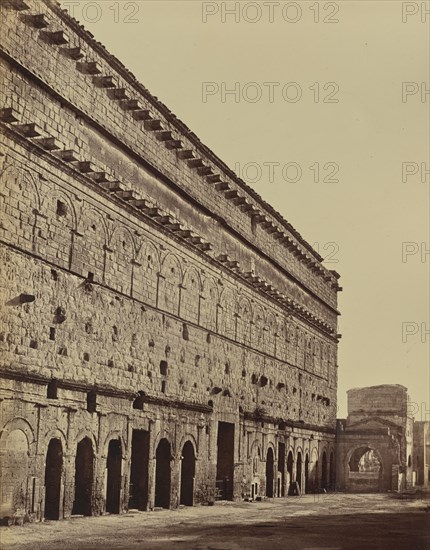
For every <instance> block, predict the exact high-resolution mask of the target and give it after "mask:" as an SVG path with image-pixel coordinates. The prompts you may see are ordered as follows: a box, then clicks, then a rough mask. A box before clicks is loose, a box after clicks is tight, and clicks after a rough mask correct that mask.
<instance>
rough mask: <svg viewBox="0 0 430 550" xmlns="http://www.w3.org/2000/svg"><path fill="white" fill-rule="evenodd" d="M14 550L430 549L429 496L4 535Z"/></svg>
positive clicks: (321, 498) (282, 503) (193, 513)
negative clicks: (113, 549)
mask: <svg viewBox="0 0 430 550" xmlns="http://www.w3.org/2000/svg"><path fill="white" fill-rule="evenodd" d="M0 541H1V548H2V549H8V548H12V549H14V550H18V549H26V550H30V549H31V550H50V549H52V550H54V549H55V550H57V549H59V550H72V549H73V550H74V549H79V550H81V549H82V550H90V549H91V550H92V549H94V550H104V549H106V548H115V549H124V550H126V549H135V548H136V549H137V548H138V549H141V550H169V549H175V550H239V549H240V550H253V549H255V550H278V549H279V550H281V549H282V550H284V549H285V550H322V549H324V550H341V549H342V550H344V549H345V550H346V549H348V550H349V549H354V550H367V549H375V550H385V549H387V550H418V549H419V550H430V506H429V500H428V496H427V497H426V496H423V495H421V496H417V495H415V496H412V495H411V496H405V495H404V496H403V497H401V496H400V495H376V494H373V495H367V494H366V495H347V494H327V495H306V496H303V497H289V498H286V499H274V500H268V501H265V502H252V503H248V502H241V503H233V502H218V503H216V504H215V506H213V507H206V506H196V507H193V508H180V509H178V510H160V511H154V512H137V511H130V512H129V513H128V514H123V515H120V516H115V515H107V516H103V517H97V518H72V519H69V520H64V521H45V522H43V523H36V524H26V525H24V526H22V527H17V526H14V527H2V528H1V529H0Z"/></svg>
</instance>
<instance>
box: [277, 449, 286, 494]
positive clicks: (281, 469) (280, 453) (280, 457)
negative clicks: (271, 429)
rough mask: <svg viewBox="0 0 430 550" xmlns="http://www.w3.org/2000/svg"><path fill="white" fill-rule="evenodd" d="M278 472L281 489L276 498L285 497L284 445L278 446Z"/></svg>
mask: <svg viewBox="0 0 430 550" xmlns="http://www.w3.org/2000/svg"><path fill="white" fill-rule="evenodd" d="M278 472H279V473H280V474H281V487H280V491H279V490H278V497H284V496H285V443H279V444H278Z"/></svg>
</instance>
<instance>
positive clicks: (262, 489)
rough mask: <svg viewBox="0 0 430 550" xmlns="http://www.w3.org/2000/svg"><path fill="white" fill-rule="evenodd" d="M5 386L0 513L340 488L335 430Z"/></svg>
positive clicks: (14, 516) (13, 515)
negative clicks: (336, 484)
mask: <svg viewBox="0 0 430 550" xmlns="http://www.w3.org/2000/svg"><path fill="white" fill-rule="evenodd" d="M2 387H3V391H2V398H1V402H0V406H1V428H2V429H1V434H0V461H1V464H2V472H1V480H0V485H1V518H3V520H4V521H7V522H9V523H13V522H21V521H23V520H24V521H34V520H42V519H44V518H46V519H61V518H66V517H70V516H71V515H75V514H76V515H87V516H89V515H99V514H103V513H106V512H108V513H122V512H125V511H127V510H128V509H139V510H152V509H154V508H175V507H178V506H179V505H185V506H192V505H194V504H199V503H211V502H213V501H214V500H217V499H227V500H240V499H256V498H259V497H282V496H287V495H288V494H292V493H297V491H298V492H313V491H317V490H319V489H320V488H329V487H330V486H334V471H335V469H334V468H335V465H334V456H335V453H334V433H331V431H330V430H327V429H325V430H324V431H318V430H309V429H305V428H299V427H290V426H285V425H279V424H276V423H275V422H273V420H270V419H269V420H268V419H266V418H247V416H246V415H244V414H242V413H241V412H239V411H232V410H228V408H226V409H224V410H216V409H215V408H214V409H213V410H208V407H206V406H202V407H200V408H199V406H196V405H193V406H192V407H191V406H187V405H186V404H183V406H182V405H181V404H180V403H173V402H172V404H171V405H166V404H159V403H156V402H144V401H142V402H141V403H139V401H138V400H134V401H133V399H130V398H129V397H127V396H120V395H118V396H107V395H104V396H99V395H97V405H99V400H100V401H102V406H101V407H98V406H96V404H95V403H91V399H88V394H84V393H82V392H80V390H79V389H68V390H66V391H65V392H62V397H61V399H57V398H56V391H55V388H50V389H49V391H50V392H51V393H48V396H49V397H46V395H45V392H46V386H43V387H42V385H40V384H38V383H37V382H34V381H23V380H21V381H17V380H10V379H9V380H8V379H5V380H2ZM42 390H43V392H44V395H43V396H42V395H41V393H42ZM63 397H64V398H63ZM136 407H138V408H136ZM91 411H93V412H91Z"/></svg>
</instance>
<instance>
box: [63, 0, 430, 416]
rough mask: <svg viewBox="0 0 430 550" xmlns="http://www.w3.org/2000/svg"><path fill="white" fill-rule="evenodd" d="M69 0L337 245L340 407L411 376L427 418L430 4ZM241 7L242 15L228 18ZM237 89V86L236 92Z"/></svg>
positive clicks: (328, 247) (317, 239) (281, 201)
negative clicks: (357, 394) (353, 394)
mask: <svg viewBox="0 0 430 550" xmlns="http://www.w3.org/2000/svg"><path fill="white" fill-rule="evenodd" d="M61 3H62V5H63V6H64V7H66V8H69V11H70V10H71V6H72V5H73V6H74V13H75V17H76V18H77V19H78V20H79V21H81V22H82V23H83V25H84V26H85V27H86V28H87V29H88V30H89V31H91V32H92V33H93V34H94V36H95V38H96V39H97V40H98V41H100V42H101V43H102V44H104V45H105V46H106V47H107V49H108V50H109V51H110V52H111V53H113V54H114V55H116V57H118V58H119V59H120V60H121V61H122V62H123V63H124V64H125V65H126V67H127V68H128V69H130V70H131V71H132V72H133V73H134V75H135V76H136V77H137V78H138V80H140V81H141V82H142V83H143V84H144V85H145V86H146V87H147V88H148V89H149V91H150V92H151V93H152V94H153V95H155V96H157V97H158V98H159V99H160V100H161V101H163V103H165V104H166V105H167V106H168V107H169V108H170V109H171V110H172V111H173V112H174V113H175V114H176V115H177V116H178V117H179V118H180V119H182V120H183V121H184V122H185V123H186V124H187V125H188V126H189V128H190V129H191V130H193V131H194V132H195V133H196V134H197V135H198V136H199V138H200V139H201V140H202V141H203V142H204V143H205V144H206V145H208V146H209V147H210V148H211V149H212V150H213V151H214V152H215V153H216V154H217V155H218V156H219V157H220V158H221V159H222V160H223V161H224V162H226V163H227V164H228V165H229V166H230V167H231V168H233V169H234V168H236V171H238V172H239V175H241V176H242V177H243V179H245V181H247V182H248V183H249V184H250V185H251V186H252V187H253V188H254V189H255V190H256V191H257V192H258V193H260V194H261V195H262V197H263V198H264V199H265V200H267V201H268V202H269V203H271V204H272V205H273V206H275V208H276V209H277V210H278V211H279V212H280V213H281V214H282V215H283V216H284V217H285V218H286V219H287V220H288V221H290V222H291V223H292V224H293V225H294V227H295V228H296V229H297V230H298V231H299V232H300V233H301V234H302V235H303V237H304V238H305V239H306V240H307V241H308V242H309V243H310V244H313V245H314V246H315V247H316V248H317V249H319V252H320V254H321V255H322V256H324V257H325V256H327V255H328V256H329V258H328V259H327V262H326V264H325V265H326V266H327V267H328V268H329V269H335V270H336V271H338V272H339V273H340V274H341V280H340V284H341V286H342V287H343V289H344V290H343V292H341V293H340V294H339V309H340V311H341V313H342V315H341V317H340V320H339V332H340V333H341V334H342V335H343V337H342V339H341V341H340V344H339V388H338V401H339V412H338V416H339V417H344V416H345V415H346V390H348V389H349V388H353V387H360V386H368V385H375V384H385V383H394V384H403V385H404V386H406V387H407V388H409V394H410V397H411V400H412V401H413V402H414V403H416V405H414V406H411V410H412V411H413V412H414V413H415V418H416V419H419V420H424V419H427V420H429V419H430V410H429V409H430V404H429V403H430V397H429V394H430V392H429V388H430V381H429V347H430V346H429V342H430V335H426V334H425V330H426V329H427V330H428V329H429V328H430V327H429V266H430V255H429V254H427V255H426V254H425V250H426V249H427V250H428V248H429V182H430V175H429V174H427V175H426V173H425V170H428V169H429V167H430V162H429V159H428V151H429V148H430V143H429V139H430V138H429V106H430V96H429V94H428V93H426V90H428V89H429V80H430V78H429V28H430V27H429V22H430V14H429V15H427V19H426V14H425V13H424V12H423V13H421V6H422V5H423V4H424V3H422V2H402V1H399V0H398V1H391V0H373V1H367V0H357V1H354V0H352V1H349V0H346V1H345V0H343V1H338V2H319V3H318V4H317V3H316V2H314V1H313V2H303V1H301V2H298V3H296V2H284V1H281V0H279V1H277V2H275V1H273V2H263V1H260V2H258V3H257V2H247V1H246V0H242V1H241V2H240V3H238V2H230V1H227V2H206V3H204V2H200V1H198V0H189V1H184V0H174V1H170V0H157V1H152V0H141V1H137V2H136V1H135V2H130V1H125V0H124V1H119V2H115V1H113V0H112V1H111V0H102V1H98V2H87V1H80V2H77V1H76V0H75V1H74V2H72V1H70V2H67V1H66V0H62V2H61ZM236 3H237V4H238V8H239V10H238V12H237V15H236V16H235V15H234V14H232V15H228V14H226V10H230V11H231V10H234V6H235V4H236ZM203 4H206V7H203ZM427 4H429V3H428V2H427ZM424 5H425V4H424ZM297 6H298V7H299V9H298V8H297ZM429 7H430V6H429ZM203 10H206V13H207V16H206V22H204V20H203V19H204V17H203ZM402 10H403V13H402ZM415 12H416V13H415ZM402 18H403V20H404V22H403V21H402ZM97 19H98V21H97V22H95V20H97ZM271 19H272V21H271ZM324 19H325V21H326V22H324ZM127 20H128V22H127ZM294 20H296V22H293V21H294ZM336 20H337V22H336ZM252 21H255V22H252ZM328 21H331V22H328ZM269 82H271V83H273V84H271V85H268V84H267V83H269ZM405 82H408V83H410V84H408V86H407V89H406V92H409V93H408V95H404V96H403V98H402V87H403V88H404V85H403V83H405ZM264 83H266V84H264ZM292 83H294V84H292ZM328 83H332V84H328ZM310 87H312V88H311V89H310ZM203 88H204V89H205V90H206V91H208V92H210V95H206V98H203V93H202V91H203ZM233 89H236V90H237V92H238V93H239V97H235V95H234V94H227V95H224V96H223V94H222V92H223V91H225V90H233ZM258 96H260V97H259V98H258ZM255 98H256V99H257V100H256V101H254V99H255ZM236 99H237V100H238V101H236ZM295 99H297V101H294V100H295ZM330 100H331V101H330ZM249 163H252V164H249ZM269 163H278V164H273V165H271V166H272V172H270V167H269ZM327 163H330V164H327ZM402 163H410V164H408V165H404V166H403V170H406V171H407V172H409V173H405V174H404V177H403V178H402ZM424 163H426V164H424ZM285 165H287V166H286V168H284V169H283V167H284V166H285ZM311 166H312V168H310V167H311ZM298 167H299V171H298ZM300 171H301V175H300ZM336 171H337V173H334V172H336ZM415 172H416V173H415ZM298 175H300V178H299V179H298V181H294V180H295V179H296V178H297V177H298ZM421 176H422V178H421ZM324 179H325V180H326V181H324ZM336 179H337V180H338V181H337V182H336V181H330V180H336ZM402 179H404V180H406V181H402ZM421 179H423V180H424V181H421ZM314 180H317V181H314ZM327 180H328V181H327ZM402 243H411V244H408V245H403V244H402ZM405 246H406V252H409V254H406V256H405V257H404V258H402V247H405ZM421 252H423V253H424V255H423V257H422V256H421ZM330 260H331V262H332V263H330ZM403 260H405V261H403ZM333 261H334V262H333ZM405 323H408V324H407V325H405ZM405 331H408V332H410V334H409V335H406V334H405ZM402 335H403V336H402ZM403 340H406V341H403ZM426 410H427V411H428V413H427V416H426V412H425V411H426Z"/></svg>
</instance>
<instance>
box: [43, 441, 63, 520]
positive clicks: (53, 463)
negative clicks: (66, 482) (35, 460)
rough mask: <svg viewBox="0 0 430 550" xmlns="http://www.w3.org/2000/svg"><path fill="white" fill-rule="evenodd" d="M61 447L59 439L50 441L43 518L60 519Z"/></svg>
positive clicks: (47, 455) (47, 454)
mask: <svg viewBox="0 0 430 550" xmlns="http://www.w3.org/2000/svg"><path fill="white" fill-rule="evenodd" d="M62 471H63V447H62V445H61V441H60V440H59V439H51V441H50V442H49V445H48V452H47V453H46V466H45V518H46V519H59V518H60V494H61V474H62Z"/></svg>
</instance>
